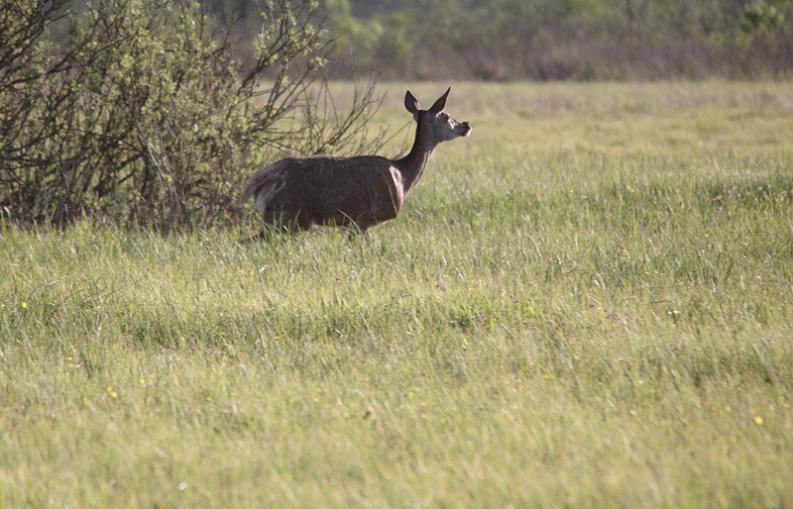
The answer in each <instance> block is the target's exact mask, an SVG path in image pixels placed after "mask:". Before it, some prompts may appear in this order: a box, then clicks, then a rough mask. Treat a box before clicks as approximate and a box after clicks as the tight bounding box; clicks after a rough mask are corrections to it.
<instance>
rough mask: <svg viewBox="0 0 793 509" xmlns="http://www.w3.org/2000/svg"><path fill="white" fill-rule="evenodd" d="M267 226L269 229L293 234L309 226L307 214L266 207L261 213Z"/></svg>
mask: <svg viewBox="0 0 793 509" xmlns="http://www.w3.org/2000/svg"><path fill="white" fill-rule="evenodd" d="M262 218H263V219H264V222H265V224H266V225H267V228H268V229H269V230H270V231H276V232H280V233H290V234H295V233H298V232H300V231H303V230H307V229H308V228H310V227H311V224H312V222H311V219H310V218H309V217H308V214H305V213H304V212H303V211H300V210H297V211H294V210H284V209H267V210H265V212H264V214H262Z"/></svg>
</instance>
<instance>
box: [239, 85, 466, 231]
mask: <svg viewBox="0 0 793 509" xmlns="http://www.w3.org/2000/svg"><path fill="white" fill-rule="evenodd" d="M450 90H451V87H449V89H448V90H446V93H444V94H443V95H442V96H441V97H440V98H439V99H438V100H437V101H435V103H434V104H433V105H432V106H431V107H430V109H428V110H420V109H419V107H418V106H419V105H418V100H416V98H415V97H413V94H411V93H410V91H408V92H407V93H406V94H405V108H407V110H408V112H410V113H412V114H413V118H414V119H415V121H416V139H415V141H414V142H413V148H412V149H411V150H410V153H408V155H406V156H405V157H403V158H401V159H387V158H385V157H380V156H355V157H325V156H322V157H290V158H287V159H281V160H280V161H278V162H276V163H273V164H271V165H268V166H265V167H264V168H262V169H261V170H259V171H257V172H256V173H255V174H254V175H253V176H252V177H251V178H250V180H248V182H247V184H245V187H244V189H243V192H242V200H243V201H245V200H247V199H248V198H250V197H253V200H254V206H255V207H256V210H258V211H259V213H260V214H261V215H262V218H263V219H264V221H265V223H267V224H268V225H271V226H274V227H276V228H277V229H279V230H282V231H289V232H295V231H299V230H305V229H307V228H309V227H310V226H311V225H312V224H319V225H327V226H341V227H345V228H347V229H348V231H349V232H351V233H353V232H365V231H366V230H367V229H369V228H370V227H372V226H374V225H376V224H378V223H382V222H383V221H388V220H389V219H393V218H395V217H396V216H397V214H398V213H399V210H400V209H401V208H402V203H403V201H404V199H405V196H407V194H408V193H409V192H410V190H411V189H413V187H414V186H415V185H416V182H418V180H419V179H420V178H421V175H422V174H423V173H424V168H425V167H426V166H427V160H428V159H429V157H430V154H431V153H432V151H433V149H434V148H435V146H436V145H437V144H438V143H440V142H442V141H446V140H451V139H454V138H457V137H460V136H468V135H469V134H470V133H471V126H470V125H469V124H468V122H457V121H456V120H454V119H453V118H451V117H450V116H449V115H448V114H447V113H446V112H444V111H443V108H444V107H445V106H446V98H447V97H448V96H449V91H450Z"/></svg>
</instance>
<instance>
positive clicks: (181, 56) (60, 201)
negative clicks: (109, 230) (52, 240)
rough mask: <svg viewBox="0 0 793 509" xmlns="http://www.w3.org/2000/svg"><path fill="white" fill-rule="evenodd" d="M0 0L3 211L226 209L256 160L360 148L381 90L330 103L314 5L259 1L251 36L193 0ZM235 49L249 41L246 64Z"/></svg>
mask: <svg viewBox="0 0 793 509" xmlns="http://www.w3.org/2000/svg"><path fill="white" fill-rule="evenodd" d="M3 4H4V5H3V8H2V12H3V15H2V17H0V27H1V28H2V34H3V41H2V43H3V44H2V49H1V50H0V130H1V131H2V135H3V141H2V147H0V206H2V208H3V210H4V212H5V214H6V215H7V216H8V217H10V218H11V219H12V220H14V221H17V222H41V221H47V222H52V223H55V224H59V225H62V224H67V223H69V222H70V221H72V220H74V219H75V218H79V217H81V216H83V215H98V216H101V217H106V218H110V219H112V220H115V221H119V222H125V223H136V224H147V225H153V226H156V227H159V228H161V229H163V230H169V229H172V228H175V227H180V226H189V225H195V224H197V223H202V222H207V221H218V220H221V219H227V220H228V219H231V218H234V217H236V216H237V215H238V214H239V212H240V208H239V207H240V206H239V204H237V203H236V196H237V191H238V190H239V186H240V184H241V182H242V180H244V178H245V177H246V176H247V175H249V174H250V173H251V172H252V171H253V170H254V168H255V167H256V166H257V165H258V164H261V161H262V160H263V158H264V157H265V156H266V155H269V156H274V155H275V154H278V153H283V152H294V153H301V154H305V153H315V152H318V151H323V152H340V151H344V150H345V149H348V150H349V149H351V148H352V147H353V146H356V144H357V145H360V144H365V143H366V142H365V137H364V136H363V134H365V133H364V128H365V125H366V123H367V121H368V120H369V119H370V117H371V115H372V114H373V111H374V108H375V107H376V105H377V103H378V100H379V99H378V97H376V96H375V92H374V87H373V84H372V83H370V84H369V85H368V86H365V87H363V88H362V89H359V90H358V93H357V94H356V97H355V100H354V101H353V103H352V105H351V106H350V107H349V109H347V110H345V111H339V110H336V109H335V108H334V107H333V104H334V103H333V101H332V100H331V99H330V98H329V95H328V94H329V91H328V88H327V87H326V86H323V69H324V68H325V66H326V63H327V61H328V58H329V56H330V54H331V50H332V46H331V44H330V42H329V40H330V38H329V37H328V34H327V33H326V32H325V31H324V29H323V26H322V24H321V22H320V21H319V20H318V19H317V7H318V6H317V3H316V2H313V1H310V0H296V1H291V2H290V1H288V0H270V1H267V2H265V3H264V4H263V9H262V11H261V19H262V23H261V26H262V29H261V31H260V32H259V33H258V34H257V35H256V36H255V38H254V39H253V40H247V41H245V40H243V41H238V40H235V38H234V37H233V36H232V29H231V27H223V26H221V25H219V24H217V23H215V22H214V20H213V19H212V18H211V17H210V16H209V15H208V14H207V8H206V6H205V5H204V4H202V3H200V2H197V1H193V0H176V1H172V0H96V1H95V2H92V3H89V4H87V5H86V8H85V9H84V10H81V11H76V10H71V9H69V8H68V4H67V2H66V1H65V0H55V1H47V0H3ZM58 33H63V34H64V36H63V37H64V38H63V41H62V43H61V44H60V45H58V44H56V43H55V36H56V34H58ZM241 44H249V45H251V46H252V48H253V55H254V60H253V62H251V63H249V64H248V65H247V67H245V66H243V65H242V64H241V63H240V62H239V60H238V59H236V58H235V55H236V49H237V47H238V46H239V45H241ZM356 148H357V149H360V147H356Z"/></svg>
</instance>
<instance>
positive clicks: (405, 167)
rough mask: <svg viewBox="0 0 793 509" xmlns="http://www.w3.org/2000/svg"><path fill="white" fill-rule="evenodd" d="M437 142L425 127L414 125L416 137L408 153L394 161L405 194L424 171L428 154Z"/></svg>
mask: <svg viewBox="0 0 793 509" xmlns="http://www.w3.org/2000/svg"><path fill="white" fill-rule="evenodd" d="M437 144H438V143H437V142H436V141H434V140H433V139H432V137H431V136H429V133H428V132H427V129H425V128H423V127H422V126H421V124H417V125H416V139H415V140H413V147H412V148H411V149H410V152H409V153H408V155H406V156H405V157H403V158H402V159H399V160H398V161H396V166H397V168H398V169H399V171H400V172H402V182H403V185H404V191H405V194H407V192H408V191H410V189H412V188H413V186H414V185H416V182H418V181H419V179H420V178H421V175H422V174H423V173H424V168H426V166H427V161H428V160H429V158H430V154H432V151H433V149H434V148H435V146H436V145H437Z"/></svg>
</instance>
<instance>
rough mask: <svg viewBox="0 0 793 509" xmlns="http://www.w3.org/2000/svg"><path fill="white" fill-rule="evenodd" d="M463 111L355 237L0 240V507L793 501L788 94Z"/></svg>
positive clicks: (494, 87)
mask: <svg viewBox="0 0 793 509" xmlns="http://www.w3.org/2000/svg"><path fill="white" fill-rule="evenodd" d="M445 85H446V84H445V83H423V84H419V85H415V86H413V85H411V90H412V91H413V92H414V93H415V94H416V96H417V97H418V98H419V99H420V100H422V101H423V104H424V105H425V106H428V105H429V104H430V103H431V101H432V100H434V99H435V97H437V96H438V95H439V94H440V93H441V92H442V91H443V90H444V89H445ZM384 86H385V88H386V89H388V95H387V97H386V100H385V103H384V105H383V108H382V110H381V111H380V113H379V116H378V120H377V121H378V123H380V124H382V125H387V126H391V127H392V128H394V129H398V128H400V127H402V126H404V125H406V123H407V121H408V120H409V116H408V114H407V113H405V112H404V111H403V110H402V95H403V94H404V89H405V85H404V84H398V83H388V84H385V85H384ZM339 87H341V85H339ZM447 111H449V112H450V113H451V114H452V115H453V116H454V117H456V118H457V119H459V120H469V121H470V122H471V124H472V125H473V127H474V131H473V133H472V135H471V137H470V138H467V139H463V140H454V141H452V142H449V143H447V144H444V145H441V146H440V147H439V148H438V149H437V150H436V152H435V154H434V155H433V157H432V159H431V160H430V163H429V167H428V169H427V171H426V173H425V175H424V177H423V179H422V181H421V182H420V183H419V185H418V187H417V188H416V190H415V191H413V192H412V194H411V195H410V196H409V197H408V198H407V200H406V203H405V207H404V208H403V210H402V213H401V215H400V216H399V217H398V218H397V219H396V220H394V221H391V222H389V223H386V224H383V225H380V226H378V227H376V228H373V229H372V230H371V231H370V233H369V234H368V235H366V236H363V237H361V238H356V239H353V240H352V241H347V240H346V239H345V237H344V235H343V234H341V233H339V232H338V231H334V230H329V229H316V230H314V231H311V232H307V233H304V234H300V235H297V236H294V237H284V238H278V239H274V240H273V241H271V242H263V243H255V244H250V245H241V244H239V243H238V242H237V241H238V239H240V238H243V237H245V236H247V235H250V234H252V233H253V232H255V231H256V229H257V227H258V225H257V223H256V218H255V217H254V215H253V213H251V215H250V218H249V221H248V222H247V223H245V224H243V225H240V228H239V229H212V230H204V231H195V232H192V233H189V234H183V235H178V236H167V237H164V236H160V235H158V234H155V233H147V232H131V231H124V230H116V229H113V228H111V227H107V226H96V225H91V224H88V223H82V224H77V225H75V226H73V227H71V228H69V229H67V230H66V231H62V232H56V231H39V232H31V231H22V230H19V229H16V228H12V227H7V228H6V229H3V230H0V259H1V260H2V263H0V507H120V506H124V507H172V506H177V507H284V506H308V507H317V506H325V507H348V506H396V507H435V506H440V507H460V506H471V507H509V506H513V507H515V506H519V507H559V506H568V507H604V508H611V507H626V508H633V507H668V508H679V507H736V508H738V507H764V508H783V507H793V467H792V466H793V408H791V406H792V405H793V87H791V85H790V83H723V82H703V83H656V84H607V83H604V84H487V85H485V84H475V83H461V84H459V85H455V86H454V87H453V90H452V94H451V96H450V98H449V101H448V103H447ZM410 136H412V131H410V132H408V131H402V132H400V133H398V134H397V135H396V136H395V137H394V138H393V139H392V141H391V142H390V144H389V146H388V147H387V148H386V150H385V155H391V156H393V155H396V152H398V151H399V150H400V148H401V147H404V146H405V144H406V143H407V141H408V139H409V138H410Z"/></svg>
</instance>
